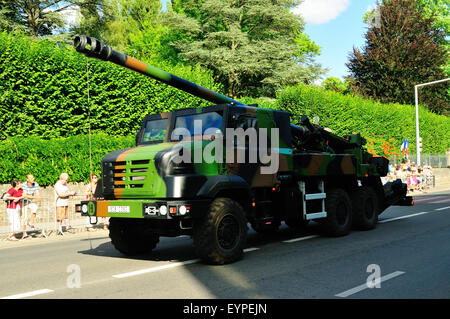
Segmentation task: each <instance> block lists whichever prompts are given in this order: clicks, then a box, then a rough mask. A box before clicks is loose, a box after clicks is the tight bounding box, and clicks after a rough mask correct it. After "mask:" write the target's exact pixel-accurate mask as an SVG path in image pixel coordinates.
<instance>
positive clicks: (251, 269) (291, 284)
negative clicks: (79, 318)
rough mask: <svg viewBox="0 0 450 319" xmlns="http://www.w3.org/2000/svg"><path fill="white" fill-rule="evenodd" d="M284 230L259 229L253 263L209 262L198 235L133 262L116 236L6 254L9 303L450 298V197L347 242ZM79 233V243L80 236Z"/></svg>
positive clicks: (1, 280)
mask: <svg viewBox="0 0 450 319" xmlns="http://www.w3.org/2000/svg"><path fill="white" fill-rule="evenodd" d="M318 234H319V233H318V229H317V225H316V224H315V223H312V224H310V225H309V226H308V228H307V230H306V231H304V232H294V231H292V230H290V229H289V228H287V227H286V226H285V225H283V226H282V227H281V228H280V231H279V232H278V233H277V234H276V235H273V236H270V237H263V236H261V235H258V234H256V233H255V232H253V231H252V230H250V232H249V238H248V243H247V249H246V253H245V256H244V259H243V260H241V261H239V262H236V263H234V264H231V265H224V266H210V265H205V264H203V263H201V262H199V261H198V260H197V259H196V256H195V255H194V250H193V247H192V240H191V238H189V237H186V236H184V237H177V238H161V242H160V244H159V245H158V246H157V248H156V249H155V250H154V251H153V253H152V254H150V255H147V256H143V257H142V258H127V257H125V256H123V255H121V254H120V253H119V252H117V251H116V250H115V249H114V248H113V246H112V245H111V243H110V241H109V238H108V237H107V233H106V232H105V231H99V232H96V233H82V234H76V235H68V236H66V238H64V239H60V240H56V239H55V240H48V239H42V240H39V239H32V240H30V241H29V243H27V244H21V243H18V244H19V245H17V246H14V244H16V243H8V245H3V246H1V247H0V298H13V299H23V298H27V299H41V298H43V299H72V298H76V299H110V298H114V299H130V298H132V299H141V298H145V299H155V298H156V299H183V300H187V299H191V298H193V299H214V298H219V299H228V298H232V299H260V298H261V299H265V298H270V299H303V298H313V299H315V298H318V299H328V298H334V299H350V298H356V299H379V298H382V299H397V298H400V299H404V298H408V299H409V298H420V299H427V298H437V299H450V194H449V193H442V194H432V195H431V194H430V195H425V196H421V197H417V198H416V201H415V206H414V207H390V208H389V209H388V210H386V211H385V212H384V213H383V214H382V215H381V216H380V218H379V224H378V225H377V228H376V229H374V230H371V231H353V232H352V233H351V234H350V235H348V236H345V237H340V238H329V237H322V236H319V235H318ZM70 236H72V237H70Z"/></svg>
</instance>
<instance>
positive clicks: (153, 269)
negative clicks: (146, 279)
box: [113, 247, 259, 278]
mask: <svg viewBox="0 0 450 319" xmlns="http://www.w3.org/2000/svg"><path fill="white" fill-rule="evenodd" d="M258 249H259V248H256V247H253V248H246V249H244V253H248V252H250V251H255V250H258ZM199 261H200V259H191V260H187V261H183V262H178V263H173V264H167V265H163V266H158V267H152V268H146V269H141V270H136V271H131V272H127V273H123V274H118V275H113V277H114V278H126V277H133V276H138V275H143V274H148V273H151V272H156V271H161V270H166V269H170V268H175V267H180V266H186V265H191V264H196V263H198V262H199Z"/></svg>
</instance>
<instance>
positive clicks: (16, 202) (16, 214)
mask: <svg viewBox="0 0 450 319" xmlns="http://www.w3.org/2000/svg"><path fill="white" fill-rule="evenodd" d="M11 186H12V187H11V188H10V189H9V190H8V193H7V194H6V196H5V199H6V200H7V202H6V212H7V214H8V221H9V231H10V234H9V236H8V240H11V241H17V240H18V239H17V238H16V232H17V231H19V229H20V204H21V203H20V201H21V200H22V199H23V198H24V196H23V190H22V184H21V183H20V181H19V180H13V181H12V182H11ZM28 237H29V236H28V235H27V233H26V232H25V231H24V232H23V234H22V239H25V238H28Z"/></svg>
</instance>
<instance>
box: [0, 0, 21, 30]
mask: <svg viewBox="0 0 450 319" xmlns="http://www.w3.org/2000/svg"><path fill="white" fill-rule="evenodd" d="M0 30H3V31H8V32H14V31H22V32H25V26H23V25H21V23H20V16H19V14H18V12H17V11H16V10H15V7H14V5H13V3H12V2H10V1H5V0H0Z"/></svg>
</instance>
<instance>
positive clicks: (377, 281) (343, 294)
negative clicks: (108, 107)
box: [335, 271, 405, 298]
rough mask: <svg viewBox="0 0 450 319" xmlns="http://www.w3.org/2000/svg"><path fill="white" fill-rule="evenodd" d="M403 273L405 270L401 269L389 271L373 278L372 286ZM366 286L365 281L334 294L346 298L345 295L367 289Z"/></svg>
mask: <svg viewBox="0 0 450 319" xmlns="http://www.w3.org/2000/svg"><path fill="white" fill-rule="evenodd" d="M404 273H405V272H403V271H395V272H393V273H391V274H389V275H386V276H383V277H381V278H379V279H377V280H375V282H374V286H375V285H377V284H379V283H382V282H383V281H386V280H389V279H392V278H395V277H398V276H400V275H403V274H404ZM368 288H369V286H368V285H367V283H365V284H362V285H360V286H358V287H355V288H352V289H349V290H346V291H344V292H341V293H340V294H337V295H335V296H336V297H341V298H346V297H348V296H351V295H353V294H356V293H357V292H360V291H363V290H364V289H368ZM369 289H373V288H369ZM376 289H377V288H376Z"/></svg>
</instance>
